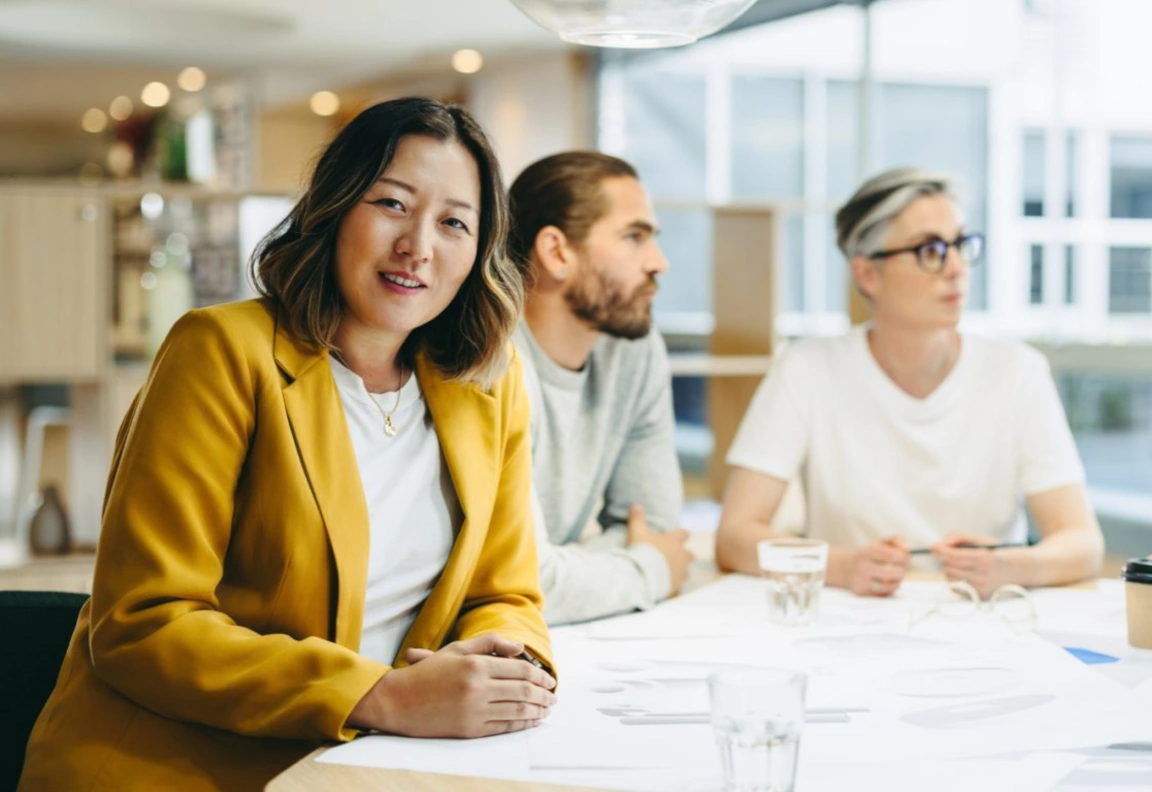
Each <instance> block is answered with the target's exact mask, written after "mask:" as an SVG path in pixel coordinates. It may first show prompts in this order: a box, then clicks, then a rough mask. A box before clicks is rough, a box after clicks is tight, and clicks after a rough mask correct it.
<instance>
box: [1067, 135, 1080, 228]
mask: <svg viewBox="0 0 1152 792" xmlns="http://www.w3.org/2000/svg"><path fill="white" fill-rule="evenodd" d="M1064 164H1065V174H1064V190H1065V195H1066V196H1067V200H1065V202H1064V213H1065V215H1067V216H1068V217H1075V216H1076V193H1077V192H1078V191H1079V189H1080V179H1079V177H1078V176H1077V174H1078V172H1079V170H1080V135H1079V134H1078V133H1076V132H1069V133H1068V139H1067V141H1066V142H1065V144H1064Z"/></svg>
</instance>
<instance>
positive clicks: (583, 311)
mask: <svg viewBox="0 0 1152 792" xmlns="http://www.w3.org/2000/svg"><path fill="white" fill-rule="evenodd" d="M655 286H656V278H655V277H654V276H653V277H650V278H649V279H648V280H647V281H646V282H644V283H642V284H640V285H639V286H637V287H636V289H635V290H633V292H632V293H631V294H627V295H626V294H624V292H623V291H622V290H621V289H620V288H619V287H617V286H616V285H615V284H613V283H612V282H611V281H610V280H609V279H608V277H607V276H606V275H605V274H604V273H602V272H589V273H588V274H587V275H584V276H581V277H580V278H579V279H578V280H576V281H575V282H574V283H573V284H572V285H571V286H570V287H569V288H568V289H567V290H566V291H565V292H564V299H565V301H566V302H567V303H568V307H569V308H571V309H572V313H574V314H576V316H578V317H580V318H581V319H583V320H584V321H586V322H588V323H589V324H591V325H592V326H593V327H595V328H596V329H597V330H599V331H600V332H602V333H607V334H608V335H610V336H615V337H616V338H627V339H630V340H634V339H637V338H643V337H644V336H646V335H648V331H649V330H651V329H652V298H651V297H650V296H648V295H646V294H641V292H643V291H646V290H651V289H654V288H655Z"/></svg>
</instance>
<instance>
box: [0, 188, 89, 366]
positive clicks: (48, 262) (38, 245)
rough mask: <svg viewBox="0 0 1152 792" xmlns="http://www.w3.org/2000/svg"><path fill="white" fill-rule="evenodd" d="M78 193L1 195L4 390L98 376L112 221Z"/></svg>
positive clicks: (11, 190) (0, 320) (1, 361)
mask: <svg viewBox="0 0 1152 792" xmlns="http://www.w3.org/2000/svg"><path fill="white" fill-rule="evenodd" d="M105 207H106V203H105V199H104V197H103V196H101V195H100V194H98V193H97V192H95V191H92V190H85V189H80V188H18V187H12V188H5V189H3V190H0V382H15V381H20V382H77V381H90V380H93V379H95V378H97V377H99V376H100V374H101V373H102V371H103V370H104V367H105V366H106V365H107V364H108V362H109V357H110V356H109V350H108V345H107V344H108V341H107V339H108V323H109V317H108V314H109V311H108V298H107V295H108V291H107V289H108V279H109V278H108V273H107V267H108V248H107V245H108V217H107V211H106V208H105Z"/></svg>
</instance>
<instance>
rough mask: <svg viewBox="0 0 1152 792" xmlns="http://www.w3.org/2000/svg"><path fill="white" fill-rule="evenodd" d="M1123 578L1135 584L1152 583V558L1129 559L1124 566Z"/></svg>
mask: <svg viewBox="0 0 1152 792" xmlns="http://www.w3.org/2000/svg"><path fill="white" fill-rule="evenodd" d="M1123 578H1124V579H1125V580H1129V581H1131V582H1133V583H1152V556H1150V557H1148V558H1131V559H1129V560H1128V563H1127V564H1125V565H1124V574H1123Z"/></svg>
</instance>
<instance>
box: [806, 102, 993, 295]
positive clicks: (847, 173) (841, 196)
mask: <svg viewBox="0 0 1152 792" xmlns="http://www.w3.org/2000/svg"><path fill="white" fill-rule="evenodd" d="M857 85H858V84H857V83H855V82H842V81H832V82H829V83H828V118H829V132H828V196H829V198H830V199H831V200H833V201H843V200H845V199H846V198H848V196H849V194H850V193H851V192H852V190H853V189H855V187H856V186H857V177H856V163H857V162H858V156H859V153H858V151H857V145H858V144H857V136H856V135H857V133H856V118H855V113H856V108H857V106H858V105H857V102H858V101H859V98H858V88H857ZM876 104H877V108H876V134H877V141H874V142H875V143H876V144H877V152H878V157H877V162H876V168H875V171H880V170H884V169H887V168H895V167H899V166H914V167H919V168H924V169H926V170H931V171H938V172H943V173H946V174H949V175H952V176H955V177H956V178H957V179H958V181H959V185H958V186H959V189H960V203H961V204H962V205H963V207H964V211H965V214H966V215H967V218H968V226H969V228H972V229H974V230H979V231H985V232H986V231H987V220H988V210H987V194H988V188H987V182H988V91H987V90H986V89H985V88H971V87H964V86H952V85H909V84H903V83H882V84H881V85H879V86H877V102H876ZM833 127H836V128H835V129H833ZM834 252H835V247H832V248H831V251H830V252H829V256H828V261H829V262H834V261H841V260H842V259H840V258H835V257H834V256H833V254H834ZM988 268H989V260H988V258H987V256H986V257H985V258H984V260H983V261H982V262H981V264H980V266H978V267H974V268H973V269H972V275H971V278H972V280H971V302H970V306H971V307H972V308H974V309H976V310H981V309H983V308H985V307H987V294H988V287H987V278H988V275H987V272H988ZM830 277H831V275H830ZM839 277H841V278H845V280H844V281H842V282H845V283H846V282H847V281H846V276H845V275H844V268H843V267H841V268H840V274H839Z"/></svg>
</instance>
